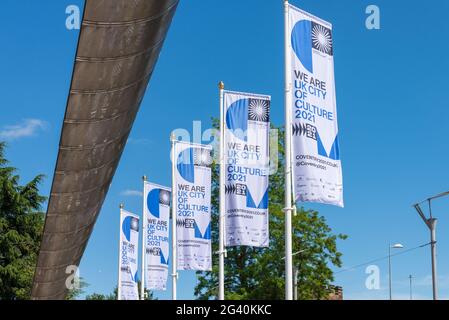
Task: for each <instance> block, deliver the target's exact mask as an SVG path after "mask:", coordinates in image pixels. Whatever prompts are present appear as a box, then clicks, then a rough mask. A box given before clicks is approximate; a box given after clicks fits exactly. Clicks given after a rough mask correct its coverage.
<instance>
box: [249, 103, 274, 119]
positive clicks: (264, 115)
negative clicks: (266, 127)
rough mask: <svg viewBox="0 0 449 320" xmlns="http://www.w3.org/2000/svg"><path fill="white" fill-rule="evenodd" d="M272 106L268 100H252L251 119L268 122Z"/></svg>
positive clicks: (250, 106)
mask: <svg viewBox="0 0 449 320" xmlns="http://www.w3.org/2000/svg"><path fill="white" fill-rule="evenodd" d="M269 111H270V105H269V103H268V101H267V100H262V99H251V101H250V103H249V110H248V112H249V119H250V120H253V121H260V122H268V119H269Z"/></svg>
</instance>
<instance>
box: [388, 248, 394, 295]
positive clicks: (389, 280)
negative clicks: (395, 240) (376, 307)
mask: <svg viewBox="0 0 449 320" xmlns="http://www.w3.org/2000/svg"><path fill="white" fill-rule="evenodd" d="M388 288H389V291H390V300H392V299H393V298H392V294H391V243H390V244H388Z"/></svg>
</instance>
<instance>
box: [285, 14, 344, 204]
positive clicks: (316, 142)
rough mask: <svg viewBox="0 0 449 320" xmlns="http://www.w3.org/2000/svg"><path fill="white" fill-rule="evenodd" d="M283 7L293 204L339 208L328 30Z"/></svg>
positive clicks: (319, 21)
mask: <svg viewBox="0 0 449 320" xmlns="http://www.w3.org/2000/svg"><path fill="white" fill-rule="evenodd" d="M289 8H290V10H289V22H290V23H289V24H290V26H289V27H290V34H291V70H290V72H291V75H292V81H293V88H292V89H293V90H292V95H293V105H292V108H291V112H292V119H293V120H292V124H291V125H292V141H293V142H292V155H291V157H292V158H291V161H292V164H293V165H292V168H293V177H292V179H293V192H294V195H295V200H296V201H302V202H318V203H325V204H331V205H336V206H340V207H343V205H344V204H343V178H342V169H341V161H340V150H339V145H338V124H337V107H336V96H335V80H334V57H333V55H334V50H333V41H332V25H331V24H330V23H329V22H326V21H324V20H322V19H320V18H317V17H315V16H312V15H311V14H309V13H307V12H305V11H302V10H300V9H298V8H296V7H294V6H292V5H290V7H289ZM287 125H288V124H287Z"/></svg>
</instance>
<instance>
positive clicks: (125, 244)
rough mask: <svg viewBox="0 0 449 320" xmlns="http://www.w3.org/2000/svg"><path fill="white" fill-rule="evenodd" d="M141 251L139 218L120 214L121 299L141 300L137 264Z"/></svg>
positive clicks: (130, 214)
mask: <svg viewBox="0 0 449 320" xmlns="http://www.w3.org/2000/svg"><path fill="white" fill-rule="evenodd" d="M138 249H139V217H138V216H136V215H134V214H132V213H130V212H128V211H125V210H123V209H122V210H121V212H120V252H119V254H120V260H119V261H120V265H119V272H120V277H119V279H120V283H119V284H118V285H119V286H120V290H119V292H120V297H119V300H139V292H138V288H137V269H138V266H137V263H138V261H137V260H138Z"/></svg>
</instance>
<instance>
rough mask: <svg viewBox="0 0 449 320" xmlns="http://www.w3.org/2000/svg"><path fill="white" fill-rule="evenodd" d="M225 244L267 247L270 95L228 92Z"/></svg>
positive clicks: (225, 111) (225, 134)
mask: <svg viewBox="0 0 449 320" xmlns="http://www.w3.org/2000/svg"><path fill="white" fill-rule="evenodd" d="M224 116H225V119H224V123H225V128H224V136H225V140H224V141H225V160H224V161H225V164H226V165H225V168H226V169H225V175H226V178H225V181H226V185H225V193H226V202H225V207H226V209H225V234H226V236H225V245H226V246H238V245H243V246H254V247H267V246H268V240H269V233H268V178H269V157H270V156H269V133H270V96H266V95H255V94H248V93H239V92H230V91H225V92H224Z"/></svg>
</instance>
